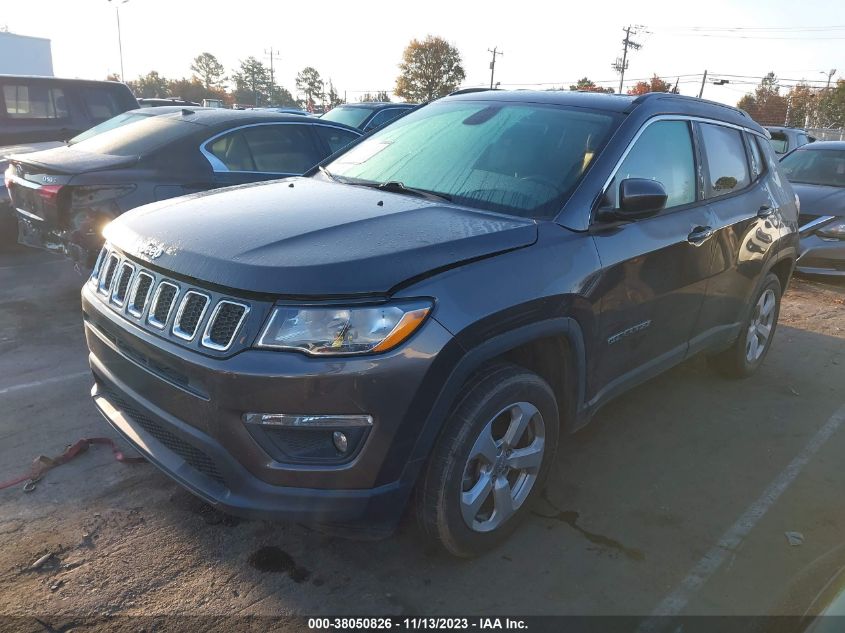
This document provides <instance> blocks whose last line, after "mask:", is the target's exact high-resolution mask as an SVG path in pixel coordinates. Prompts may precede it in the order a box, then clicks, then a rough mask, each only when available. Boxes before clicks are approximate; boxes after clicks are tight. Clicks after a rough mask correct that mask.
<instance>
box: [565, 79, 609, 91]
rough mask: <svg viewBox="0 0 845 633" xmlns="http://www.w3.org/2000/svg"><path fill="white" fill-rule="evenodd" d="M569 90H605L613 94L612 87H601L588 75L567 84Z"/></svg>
mask: <svg viewBox="0 0 845 633" xmlns="http://www.w3.org/2000/svg"><path fill="white" fill-rule="evenodd" d="M569 89H570V90H581V91H584V92H606V93H608V94H613V88H602V87H601V86H597V85H596V83H595V82H594V81H593V80H592V79H590V78H589V77H581V79H579V80H578V81H577V82H576V83H575V84H573V85H570V86H569Z"/></svg>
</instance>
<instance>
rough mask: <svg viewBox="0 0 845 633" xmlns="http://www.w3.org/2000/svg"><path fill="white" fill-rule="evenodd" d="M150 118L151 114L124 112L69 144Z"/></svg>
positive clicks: (79, 135)
mask: <svg viewBox="0 0 845 633" xmlns="http://www.w3.org/2000/svg"><path fill="white" fill-rule="evenodd" d="M149 116H153V115H152V114H150V113H147V114H142V113H139V112H124V113H123V114H118V115H117V116H115V117H112V118H110V119H109V120H108V121H103V122H102V123H100V124H99V125H95V126H94V127H92V128H90V129H88V130H85V131H84V132H82V134H77V135H76V136H74V137H73V138H72V139H70V140H69V141H68V142H67V144H68V145H76V144H77V143H79V142H80V141H84V140H86V139H89V138H91V137H92V136H97V134H102V133H103V132H108V131H109V130H113V129H115V128H118V127H121V126H123V125H126V124H127V123H133V122H135V121H140V120H142V119H146V118H147V117H149Z"/></svg>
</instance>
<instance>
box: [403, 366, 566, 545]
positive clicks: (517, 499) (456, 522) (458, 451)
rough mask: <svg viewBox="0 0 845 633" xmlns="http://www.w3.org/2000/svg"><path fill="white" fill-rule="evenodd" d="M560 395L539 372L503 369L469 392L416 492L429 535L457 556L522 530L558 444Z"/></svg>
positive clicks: (471, 385) (494, 370) (482, 377)
mask: <svg viewBox="0 0 845 633" xmlns="http://www.w3.org/2000/svg"><path fill="white" fill-rule="evenodd" d="M558 427H559V419H558V407H557V402H556V400H555V395H554V392H553V391H552V389H551V387H549V385H548V383H546V381H544V380H543V379H542V378H540V376H538V375H537V374H535V373H533V372H530V371H528V370H526V369H523V368H521V367H517V366H515V365H504V364H502V365H496V366H494V367H491V368H489V369H488V370H487V371H485V372H484V373H483V374H480V375H479V376H477V377H476V379H475V380H472V381H470V383H468V384H467V386H466V387H464V389H463V391H462V393H461V395H460V396H459V399H458V404H457V406H456V407H455V409H454V410H453V412H452V414H451V415H450V416H449V419H448V420H447V421H446V424H445V427H444V430H443V432H442V434H441V436H440V438H439V440H438V442H437V445H436V446H435V448H434V451H433V453H432V455H431V458H430V459H429V462H428V465H427V467H426V469H425V471H424V473H423V476H422V478H421V480H420V482H419V484H418V487H417V491H416V503H415V505H416V514H417V518H418V520H419V522H420V525H421V527H422V529H423V531H424V532H425V534H426V535H427V536H428V537H429V538H430V539H431V540H433V541H435V542H436V543H437V544H438V545H440V546H441V547H443V548H444V549H446V550H447V551H448V552H450V553H451V554H454V555H456V556H461V557H471V556H476V555H478V554H481V553H483V552H485V551H487V550H489V549H491V548H492V547H494V546H495V545H497V544H498V543H500V542H501V541H502V540H504V539H505V538H507V536H508V535H509V534H510V533H511V532H512V531H513V530H514V529H515V528H516V526H517V525H518V523H519V522H520V520H521V519H522V518H523V516H524V514H525V513H526V511H527V509H528V506H529V503H530V501H531V499H532V498H533V497H534V496H535V495H536V494H537V491H538V490H540V489H541V487H542V485H543V482H544V480H545V479H546V476H547V475H548V471H549V468H550V466H551V463H552V461H553V460H554V454H555V451H556V449H557V441H558Z"/></svg>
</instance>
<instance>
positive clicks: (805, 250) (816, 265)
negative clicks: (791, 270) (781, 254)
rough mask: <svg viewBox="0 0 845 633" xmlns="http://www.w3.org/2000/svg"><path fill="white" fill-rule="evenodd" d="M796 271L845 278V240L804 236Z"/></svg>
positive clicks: (814, 235) (813, 235) (811, 235)
mask: <svg viewBox="0 0 845 633" xmlns="http://www.w3.org/2000/svg"><path fill="white" fill-rule="evenodd" d="M795 270H796V271H797V272H799V273H804V274H806V275H832V276H838V277H842V276H845V240H834V239H825V238H822V237H820V236H818V235H816V234H810V235H802V236H801V254H800V256H799V257H798V261H797V262H796V265H795Z"/></svg>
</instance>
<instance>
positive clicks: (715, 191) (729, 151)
mask: <svg viewBox="0 0 845 633" xmlns="http://www.w3.org/2000/svg"><path fill="white" fill-rule="evenodd" d="M700 130H701V139H702V141H703V143H704V154H705V165H706V167H707V171H708V173H709V177H708V182H707V197H708V198H718V197H719V196H725V195H727V194H729V193H733V192H735V191H739V190H740V189H744V188H745V187H747V186H748V185H749V183H750V182H751V175H750V174H749V170H748V160H747V158H746V155H745V146H744V144H743V142H742V136H741V132H740V131H739V130H736V129H734V128H729V127H725V126H723V125H715V124H711V123H701V124H700Z"/></svg>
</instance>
